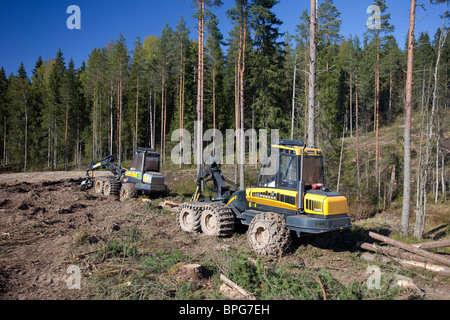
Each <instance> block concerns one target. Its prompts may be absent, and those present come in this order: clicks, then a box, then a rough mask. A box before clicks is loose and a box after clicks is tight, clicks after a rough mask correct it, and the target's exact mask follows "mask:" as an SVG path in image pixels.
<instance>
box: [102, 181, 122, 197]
mask: <svg viewBox="0 0 450 320" xmlns="http://www.w3.org/2000/svg"><path fill="white" fill-rule="evenodd" d="M119 191H120V183H119V181H117V180H114V179H107V180H105V182H103V194H104V195H105V196H117V195H119Z"/></svg>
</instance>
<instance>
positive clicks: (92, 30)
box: [0, 0, 445, 75]
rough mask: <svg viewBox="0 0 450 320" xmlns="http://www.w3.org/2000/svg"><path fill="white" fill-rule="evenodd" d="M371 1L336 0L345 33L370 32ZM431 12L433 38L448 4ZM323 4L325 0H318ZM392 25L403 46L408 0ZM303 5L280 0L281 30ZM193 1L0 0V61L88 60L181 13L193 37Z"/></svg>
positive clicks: (424, 17)
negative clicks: (72, 20)
mask: <svg viewBox="0 0 450 320" xmlns="http://www.w3.org/2000/svg"><path fill="white" fill-rule="evenodd" d="M373 2H374V1H372V0H335V1H334V4H335V6H336V7H337V8H338V10H339V11H340V12H341V18H342V19H343V21H342V26H341V34H343V35H344V36H348V35H349V34H353V35H359V36H362V34H363V33H364V32H365V31H366V20H367V18H368V17H369V15H368V14H367V13H366V9H367V7H368V6H369V5H371V4H372V3H373ZM422 2H424V3H427V5H426V11H424V10H422V9H421V8H417V14H416V17H417V18H416V22H417V24H416V34H418V33H419V32H421V31H428V32H429V34H430V36H431V37H433V35H434V33H435V32H436V30H437V28H439V27H440V26H441V23H442V21H441V19H440V18H439V15H440V14H442V13H443V12H444V10H445V5H433V6H432V5H428V2H429V1H428V0H423V1H422ZM223 3H224V4H223V5H222V7H220V8H219V9H214V12H215V13H216V15H217V16H218V18H219V21H220V24H219V27H220V29H221V31H222V33H223V34H224V35H225V38H226V37H227V36H228V32H229V30H230V29H231V24H230V21H228V19H227V17H226V13H225V12H226V11H227V10H228V9H229V8H230V7H232V6H234V1H233V0H223ZM319 3H320V0H319ZM72 4H75V5H78V6H79V7H80V9H81V30H69V29H68V28H67V27H66V21H67V18H69V16H70V14H67V13H66V10H67V7H68V6H70V5H72ZM386 4H387V6H388V12H390V13H391V20H390V22H391V24H393V25H394V26H395V32H394V35H395V37H396V38H397V41H398V42H399V44H400V46H401V47H402V48H403V44H404V43H405V37H406V35H407V32H408V22H409V21H408V19H409V17H408V16H409V6H410V1H409V0H387V1H386ZM304 9H308V11H309V0H281V1H280V3H279V4H278V5H276V6H275V7H274V11H275V13H276V15H277V17H278V18H279V19H280V20H281V21H283V25H282V26H281V31H282V32H285V31H289V33H290V34H293V33H294V32H295V26H296V24H298V22H299V17H300V15H301V12H302V11H303V10H304ZM193 11H194V9H193V8H192V1H191V0H147V1H145V0H129V1H117V0H109V1H105V0H91V1H87V0H70V1H66V0H58V1H47V0H41V1H37V0H34V1H32V0H22V1H20V0H16V1H14V0H0V66H3V67H4V68H5V71H6V73H7V75H9V74H10V73H11V72H13V73H14V74H15V73H16V72H17V69H18V68H19V66H20V62H21V61H23V62H24V65H25V68H26V71H27V73H28V75H30V74H31V70H32V69H33V67H34V65H35V63H36V61H37V59H38V57H39V56H40V55H41V56H42V59H44V60H46V59H49V58H51V57H54V56H55V55H56V52H57V51H58V49H59V48H61V50H62V52H63V54H64V57H65V61H66V63H68V61H69V60H70V58H73V59H74V62H75V66H76V67H79V66H80V65H81V62H82V61H83V60H87V58H88V55H89V53H90V52H91V51H92V49H93V48H95V47H103V46H105V45H106V44H107V43H108V42H109V41H110V40H111V39H114V40H117V39H118V38H119V35H120V34H121V33H122V34H123V35H124V37H125V39H126V41H127V45H128V49H129V50H130V51H131V50H132V49H133V42H134V41H135V40H136V37H137V36H140V37H141V40H142V41H143V39H144V38H145V37H146V36H148V35H150V34H154V35H157V36H159V35H160V34H161V30H162V28H163V27H164V25H165V24H166V23H167V22H168V23H169V25H170V26H171V27H172V28H175V26H176V24H177V21H178V19H179V17H180V15H183V17H184V18H185V20H186V21H187V23H188V26H189V27H190V28H191V38H196V37H197V30H196V28H195V27H196V21H195V19H194V18H193V16H192V15H193Z"/></svg>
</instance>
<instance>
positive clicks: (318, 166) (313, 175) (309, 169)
mask: <svg viewBox="0 0 450 320" xmlns="http://www.w3.org/2000/svg"><path fill="white" fill-rule="evenodd" d="M323 176H324V175H323V158H322V157H308V156H304V158H303V181H304V182H305V186H311V185H313V184H314V183H324V182H325V181H323Z"/></svg>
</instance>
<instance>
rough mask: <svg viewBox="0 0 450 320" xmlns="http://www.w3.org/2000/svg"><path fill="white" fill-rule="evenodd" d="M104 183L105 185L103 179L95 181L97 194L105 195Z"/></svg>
mask: <svg viewBox="0 0 450 320" xmlns="http://www.w3.org/2000/svg"><path fill="white" fill-rule="evenodd" d="M103 183H104V180H103V179H101V178H97V179H95V181H94V191H95V193H97V194H102V193H103Z"/></svg>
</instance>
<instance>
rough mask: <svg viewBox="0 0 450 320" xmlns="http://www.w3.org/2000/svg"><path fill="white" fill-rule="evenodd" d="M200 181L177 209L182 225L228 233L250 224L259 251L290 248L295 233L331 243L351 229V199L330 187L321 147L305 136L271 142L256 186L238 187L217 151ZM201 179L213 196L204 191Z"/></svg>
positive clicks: (272, 253) (273, 253)
mask: <svg viewBox="0 0 450 320" xmlns="http://www.w3.org/2000/svg"><path fill="white" fill-rule="evenodd" d="M196 183H197V189H196V192H195V194H194V195H193V197H192V201H189V202H185V203H183V204H182V205H181V206H180V207H179V209H178V213H177V224H178V226H179V227H180V228H181V230H183V231H186V232H203V233H205V234H207V235H211V236H217V237H227V236H231V235H232V233H233V229H234V226H235V225H236V224H243V225H248V231H247V240H248V244H249V246H250V248H251V249H252V250H253V251H254V252H256V253H257V254H261V255H266V256H276V255H279V254H282V253H285V252H287V251H288V250H289V248H290V245H291V234H292V233H293V234H295V235H296V236H298V237H300V238H301V237H305V236H306V237H309V238H310V239H311V241H315V243H316V244H318V245H319V244H320V246H330V245H333V244H334V241H335V239H336V234H337V233H339V231H341V230H344V229H348V228H351V222H350V218H349V216H348V215H347V199H346V198H345V197H344V196H342V195H340V194H339V193H336V192H333V191H330V190H329V189H328V188H327V187H326V186H325V174H324V161H323V156H322V152H321V150H320V149H317V148H308V147H306V146H305V143H304V142H303V141H298V140H279V141H278V143H277V144H275V145H272V146H271V150H270V153H269V156H268V158H267V159H266V161H265V162H264V163H262V166H261V169H260V174H259V177H258V180H257V183H256V186H255V187H252V188H248V189H245V190H237V186H236V184H234V183H233V182H231V181H230V180H228V179H226V178H225V177H224V175H223V173H222V171H221V169H220V165H219V164H218V160H217V158H216V157H214V156H212V157H210V158H208V159H207V160H206V161H205V162H204V163H203V165H202V167H201V170H200V173H199V174H198V176H197V181H196ZM202 183H204V184H205V187H206V188H207V189H209V190H210V191H212V192H213V193H215V194H214V196H212V197H208V198H205V197H203V196H202V194H201V193H200V192H199V190H200V185H201V184H202Z"/></svg>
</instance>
